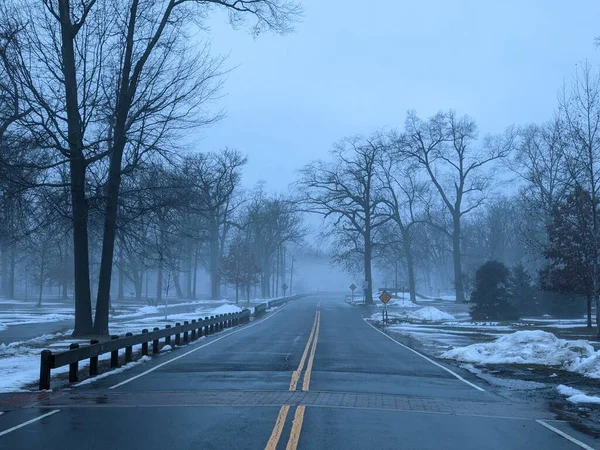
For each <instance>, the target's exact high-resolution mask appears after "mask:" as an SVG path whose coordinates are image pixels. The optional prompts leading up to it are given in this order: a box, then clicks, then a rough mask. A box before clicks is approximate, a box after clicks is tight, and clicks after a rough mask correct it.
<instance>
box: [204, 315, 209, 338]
mask: <svg viewBox="0 0 600 450" xmlns="http://www.w3.org/2000/svg"><path fill="white" fill-rule="evenodd" d="M204 320H205V321H206V320H208V317H205V318H204ZM207 334H210V326H208V325H204V336H206V335H207Z"/></svg>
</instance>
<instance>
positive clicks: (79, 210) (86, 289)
mask: <svg viewBox="0 0 600 450" xmlns="http://www.w3.org/2000/svg"><path fill="white" fill-rule="evenodd" d="M84 189H85V165H84V163H83V160H82V159H81V158H77V159H73V158H71V198H72V205H73V261H74V272H75V273H74V278H73V279H74V286H75V287H74V292H73V297H74V301H75V328H74V330H73V336H86V335H90V334H92V332H93V326H92V299H91V287H90V262H89V247H88V227H87V224H88V206H87V199H86V198H85V190H84Z"/></svg>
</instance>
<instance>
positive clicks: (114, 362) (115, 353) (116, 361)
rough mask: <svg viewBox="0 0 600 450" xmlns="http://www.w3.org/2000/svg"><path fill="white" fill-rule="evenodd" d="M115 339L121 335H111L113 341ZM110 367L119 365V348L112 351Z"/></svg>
mask: <svg viewBox="0 0 600 450" xmlns="http://www.w3.org/2000/svg"><path fill="white" fill-rule="evenodd" d="M115 339H119V336H111V337H110V340H111V341H114V340H115ZM110 367H111V368H113V367H119V350H113V351H112V352H110Z"/></svg>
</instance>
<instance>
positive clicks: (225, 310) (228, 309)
mask: <svg viewBox="0 0 600 450" xmlns="http://www.w3.org/2000/svg"><path fill="white" fill-rule="evenodd" d="M241 310H242V308H238V307H237V306H235V305H221V306H219V307H218V308H216V309H213V310H212V311H211V314H229V313H236V312H240V311H241Z"/></svg>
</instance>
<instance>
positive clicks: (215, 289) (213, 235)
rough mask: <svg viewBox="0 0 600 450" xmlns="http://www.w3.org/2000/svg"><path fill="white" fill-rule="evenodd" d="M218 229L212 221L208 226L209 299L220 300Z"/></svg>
mask: <svg viewBox="0 0 600 450" xmlns="http://www.w3.org/2000/svg"><path fill="white" fill-rule="evenodd" d="M219 256H220V255H219V227H218V225H217V223H216V221H215V220H214V219H213V221H212V223H211V225H210V298H211V299H213V300H218V299H220V298H221V268H220V263H221V261H220V257H219Z"/></svg>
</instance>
